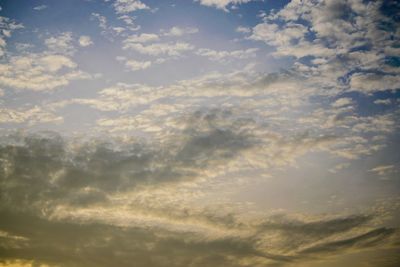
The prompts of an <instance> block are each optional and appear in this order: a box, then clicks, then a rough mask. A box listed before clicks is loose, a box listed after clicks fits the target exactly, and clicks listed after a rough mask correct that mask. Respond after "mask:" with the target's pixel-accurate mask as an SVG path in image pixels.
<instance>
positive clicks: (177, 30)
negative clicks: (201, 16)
mask: <svg viewBox="0 0 400 267" xmlns="http://www.w3.org/2000/svg"><path fill="white" fill-rule="evenodd" d="M197 32H199V29H197V28H190V27H187V28H181V27H177V26H174V27H172V28H171V29H169V30H168V31H166V32H165V33H164V35H165V36H177V37H178V36H183V35H186V34H194V33H197Z"/></svg>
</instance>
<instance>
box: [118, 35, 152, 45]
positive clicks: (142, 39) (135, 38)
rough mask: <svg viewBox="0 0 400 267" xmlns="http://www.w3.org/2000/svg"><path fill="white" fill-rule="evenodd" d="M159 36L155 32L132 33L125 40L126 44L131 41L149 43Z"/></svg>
mask: <svg viewBox="0 0 400 267" xmlns="http://www.w3.org/2000/svg"><path fill="white" fill-rule="evenodd" d="M158 39H159V36H158V35H157V34H154V33H142V34H140V35H136V34H135V35H131V36H129V37H128V38H126V39H125V40H124V44H129V43H148V42H153V41H158Z"/></svg>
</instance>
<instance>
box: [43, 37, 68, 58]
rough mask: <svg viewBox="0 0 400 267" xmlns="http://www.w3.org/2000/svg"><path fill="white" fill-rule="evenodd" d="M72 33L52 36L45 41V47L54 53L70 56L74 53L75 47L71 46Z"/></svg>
mask: <svg viewBox="0 0 400 267" xmlns="http://www.w3.org/2000/svg"><path fill="white" fill-rule="evenodd" d="M72 42H73V39H72V33H71V32H64V33H62V34H59V35H57V36H52V37H49V38H47V39H45V41H44V43H45V45H46V46H47V47H48V48H49V49H50V51H52V52H54V53H61V54H66V55H71V54H73V53H74V52H75V47H74V45H73V44H72Z"/></svg>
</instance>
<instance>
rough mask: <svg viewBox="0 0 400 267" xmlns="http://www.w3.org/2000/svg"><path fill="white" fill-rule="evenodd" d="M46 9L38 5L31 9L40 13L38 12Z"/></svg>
mask: <svg viewBox="0 0 400 267" xmlns="http://www.w3.org/2000/svg"><path fill="white" fill-rule="evenodd" d="M46 8H47V6H46V5H40V6H35V7H34V8H33V9H34V10H37V11H40V10H43V9H46Z"/></svg>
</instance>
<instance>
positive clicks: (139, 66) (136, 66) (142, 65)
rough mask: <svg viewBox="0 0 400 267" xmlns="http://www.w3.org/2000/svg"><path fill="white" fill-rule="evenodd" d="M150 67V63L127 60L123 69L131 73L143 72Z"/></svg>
mask: <svg viewBox="0 0 400 267" xmlns="http://www.w3.org/2000/svg"><path fill="white" fill-rule="evenodd" d="M150 66H151V61H136V60H127V61H126V62H125V67H127V68H128V69H129V70H131V71H136V70H144V69H147V68H149V67H150Z"/></svg>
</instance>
